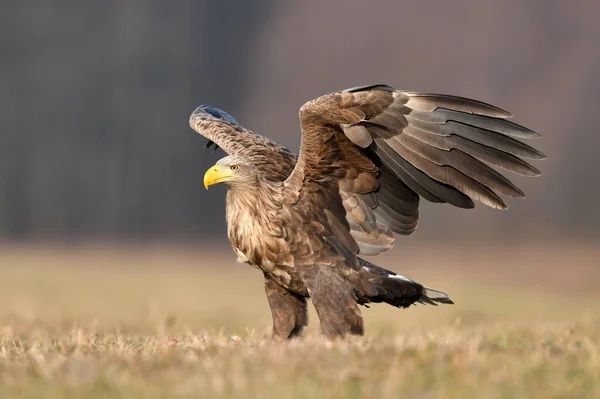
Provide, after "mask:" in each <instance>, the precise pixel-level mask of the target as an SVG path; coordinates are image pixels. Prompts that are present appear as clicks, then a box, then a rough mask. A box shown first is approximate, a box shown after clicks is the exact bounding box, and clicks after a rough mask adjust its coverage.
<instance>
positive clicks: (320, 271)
mask: <svg viewBox="0 0 600 399" xmlns="http://www.w3.org/2000/svg"><path fill="white" fill-rule="evenodd" d="M304 282H305V284H306V287H307V288H308V292H309V295H310V299H311V301H312V302H313V304H314V306H315V310H316V311H317V315H318V316H319V321H320V322H321V331H322V332H323V334H325V336H327V337H328V338H330V339H333V338H338V337H344V336H345V335H346V334H348V333H350V334H353V335H363V334H364V326H363V319H362V315H361V313H360V309H359V308H358V303H357V301H356V294H355V292H354V290H353V289H352V286H351V285H350V283H349V282H348V281H347V280H346V279H345V278H344V277H342V276H341V275H340V274H339V273H338V272H337V270H335V269H334V268H333V267H331V266H323V265H315V266H314V269H312V268H311V272H310V273H306V274H305V277H304Z"/></svg>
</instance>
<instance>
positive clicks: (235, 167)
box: [204, 155, 260, 190]
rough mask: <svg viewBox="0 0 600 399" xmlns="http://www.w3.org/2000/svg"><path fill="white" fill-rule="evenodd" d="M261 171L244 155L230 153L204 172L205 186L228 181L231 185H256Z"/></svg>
mask: <svg viewBox="0 0 600 399" xmlns="http://www.w3.org/2000/svg"><path fill="white" fill-rule="evenodd" d="M259 176H260V173H259V171H258V169H257V168H256V166H254V165H253V164H252V163H251V162H248V161H247V160H245V159H244V158H243V157H240V156H237V155H229V156H227V157H225V158H221V159H219V160H218V161H217V163H216V164H215V165H214V166H211V167H210V168H209V169H208V170H207V171H206V173H205V174H204V187H206V189H207V190H208V187H209V186H212V185H214V184H219V183H226V184H227V185H228V186H230V187H242V186H255V185H256V182H257V179H258V178H259Z"/></svg>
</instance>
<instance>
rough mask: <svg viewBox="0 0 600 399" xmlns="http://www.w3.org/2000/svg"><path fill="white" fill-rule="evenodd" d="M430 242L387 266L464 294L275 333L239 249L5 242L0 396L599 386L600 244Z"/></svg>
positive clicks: (502, 392)
mask: <svg viewBox="0 0 600 399" xmlns="http://www.w3.org/2000/svg"><path fill="white" fill-rule="evenodd" d="M418 249H419V248H413V249H412V250H411V251H406V250H405V251H403V252H401V253H402V255H403V256H402V264H404V265H406V266H405V267H402V268H394V267H393V266H391V265H393V264H395V263H396V262H398V260H396V259H394V258H392V257H389V256H388V257H384V258H383V259H381V260H380V262H379V263H380V264H381V265H382V266H387V267H391V268H394V269H396V270H398V271H400V270H402V272H405V273H406V274H408V275H410V276H412V277H413V278H415V279H417V280H419V281H423V282H424V283H426V284H429V285H431V286H433V287H436V288H440V289H443V290H446V291H448V292H449V293H451V296H452V298H453V299H454V300H455V301H456V302H457V304H456V305H455V306H445V307H438V308H432V307H423V306H419V307H412V308H411V309H407V310H396V309H393V308H391V307H389V306H383V305H379V306H373V307H372V308H371V309H365V311H364V314H365V318H366V325H367V336H366V337H365V338H361V339H354V340H350V341H348V342H336V343H329V342H326V341H324V340H323V339H321V338H320V336H319V334H318V323H317V319H316V317H315V314H314V312H312V313H311V321H312V323H311V326H310V328H309V329H308V331H307V334H306V337H304V338H303V339H301V340H298V341H295V342H291V343H289V344H284V345H276V344H273V343H271V342H269V340H268V339H267V337H268V330H269V326H270V314H269V311H268V308H267V304H266V299H265V298H264V296H263V292H262V277H261V276H260V274H259V273H258V272H257V271H256V270H254V269H251V268H249V267H247V266H242V265H236V264H235V263H234V262H233V259H234V257H233V255H230V254H229V252H225V254H226V255H225V257H223V256H213V255H212V253H211V252H209V251H201V250H191V249H176V248H172V247H171V248H155V249H149V248H146V249H143V250H142V249H131V250H115V249H109V248H84V249H75V250H69V251H65V250H64V249H63V250H58V249H53V248H49V247H45V248H44V247H33V248H15V247H6V248H3V250H2V252H1V253H0V272H1V275H2V279H1V280H0V397H1V398H10V397H35V398H38V397H49V398H63V397H73V398H75V397H85V398H96V397H98V398H106V397H110V398H112V397H124V398H138V397H139V398H159V397H168V398H175V397H190V398H199V397H201V398H217V397H225V398H253V397H260V398H271V397H273V398H321V397H323V398H339V397H344V398H345V397H348V398H363V397H364V398H396V397H406V398H419V399H429V398H431V399H433V398H535V397H538V398H555V397H556V398H561V397H562V398H587V397H589V398H595V397H600V383H599V382H598V381H600V354H599V350H600V311H598V309H599V305H600V295H598V294H597V293H596V292H595V289H594V288H595V287H594V285H595V284H592V282H593V281H595V282H598V280H599V278H598V277H599V276H600V269H598V264H597V261H596V259H597V255H598V254H599V252H600V251H598V250H594V249H593V248H591V247H584V246H578V247H569V248H561V250H560V251H558V250H557V247H556V246H554V245H542V244H540V245H539V246H536V247H529V248H524V247H517V248H514V249H513V250H512V251H511V253H510V254H508V255H507V254H506V252H504V251H502V252H500V251H498V252H495V251H494V249H493V248H481V249H480V250H479V251H476V252H471V253H468V254H465V253H463V254H461V253H460V252H458V251H454V252H448V251H447V248H442V247H435V248H428V251H427V255H425V256H423V255H422V254H419V251H418ZM501 253H503V254H504V255H501ZM574 259H575V260H576V261H574ZM564 264H567V265H569V269H568V272H567V270H566V269H565V268H559V267H558V266H560V265H564ZM424 265H427V266H424ZM501 265H504V267H503V268H501V267H500V266H501ZM506 265H511V266H506ZM211 266H212V267H211ZM531 287H534V288H531Z"/></svg>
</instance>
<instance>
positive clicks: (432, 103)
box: [190, 85, 545, 258]
mask: <svg viewBox="0 0 600 399" xmlns="http://www.w3.org/2000/svg"><path fill="white" fill-rule="evenodd" d="M213 116H214V115H213V114H207V113H206V112H204V110H203V108H202V107H199V108H198V109H197V110H196V111H194V113H193V114H192V116H191V118H190V125H191V126H192V128H193V129H194V130H196V131H198V132H199V133H201V134H203V135H204V136H205V137H207V138H208V139H209V143H208V144H207V146H209V147H210V145H214V147H215V149H216V148H219V147H220V148H222V149H223V150H224V151H225V152H227V153H228V154H235V155H241V156H244V157H246V159H248V160H249V161H251V162H252V163H254V164H255V165H256V166H257V167H258V168H259V170H260V171H261V172H262V173H263V174H264V175H265V177H266V178H267V179H269V180H272V181H284V180H285V186H286V191H287V194H288V196H289V201H292V202H295V203H297V204H298V206H301V207H305V209H303V212H302V214H303V217H305V218H311V217H313V216H311V212H316V213H318V212H324V209H328V210H327V214H325V213H321V216H322V217H321V219H322V220H323V221H325V223H327V224H328V225H329V228H328V234H330V236H329V238H326V239H327V240H329V241H330V243H331V244H332V245H333V246H335V247H336V248H337V247H340V249H339V252H340V253H343V254H344V256H345V257H346V258H349V254H355V253H356V252H360V253H362V254H373V255H376V254H378V253H381V252H384V251H387V250H388V249H390V248H391V247H392V246H393V244H394V233H397V234H405V235H406V234H411V233H412V232H413V231H414V230H415V229H416V228H417V225H418V218H419V211H418V207H419V198H420V197H423V198H425V199H426V200H428V201H431V202H447V203H450V204H452V205H455V206H457V207H460V208H473V207H474V206H475V204H474V201H479V202H482V203H484V204H486V205H488V206H491V207H494V208H500V209H503V208H506V203H505V202H504V200H503V199H502V198H501V197H500V194H502V195H506V196H509V197H513V198H524V197H525V194H524V193H523V192H522V191H521V190H520V189H519V188H518V187H517V186H516V185H514V184H513V183H512V182H510V181H509V180H508V179H507V178H506V177H505V176H503V175H502V174H501V173H499V172H498V171H497V170H496V169H494V168H492V167H491V166H495V167H498V168H501V169H503V170H506V171H509V172H512V173H515V174H518V175H523V176H539V175H540V174H541V173H540V171H539V170H538V169H536V168H535V167H533V166H532V165H530V164H529V163H528V162H527V161H526V159H534V160H535V159H544V158H545V155H544V154H542V153H541V152H539V151H538V150H536V149H534V148H533V147H531V146H529V145H527V144H525V143H523V142H521V141H519V140H517V138H525V139H530V138H536V137H539V134H537V133H536V132H534V131H532V130H530V129H528V128H526V127H523V126H521V125H519V124H516V123H514V122H512V121H510V120H508V119H507V118H510V117H512V114H511V113H509V112H507V111H505V110H502V109H500V108H497V107H495V106H493V105H490V104H486V103H483V102H479V101H475V100H470V99H466V98H462V97H456V96H448V95H440V94H429V93H418V92H411V91H398V90H395V89H394V88H392V87H390V86H387V85H372V86H362V87H356V88H352V89H348V90H344V91H341V92H336V93H332V94H328V95H325V96H322V97H319V98H317V99H315V100H312V101H310V102H308V103H306V104H305V105H303V106H302V108H301V109H300V120H301V124H302V145H301V151H300V156H299V159H298V160H297V158H296V156H295V154H293V153H292V152H290V151H288V150H287V149H285V148H283V147H281V146H279V145H277V144H276V143H274V142H273V141H271V140H269V139H267V138H265V137H263V136H259V135H257V134H255V133H253V132H251V131H249V130H247V129H245V128H243V127H241V126H240V125H238V124H237V123H227V122H226V121H223V120H215V119H214V118H213ZM286 179H287V180H286ZM336 188H337V189H336ZM325 204H326V205H325ZM317 219H318V218H317ZM348 231H349V232H350V234H348ZM357 244H358V245H357ZM350 258H351V257H350Z"/></svg>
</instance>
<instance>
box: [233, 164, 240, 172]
mask: <svg viewBox="0 0 600 399" xmlns="http://www.w3.org/2000/svg"><path fill="white" fill-rule="evenodd" d="M239 168H240V167H239V166H237V165H231V170H233V171H234V172H235V171H236V170H238V169H239Z"/></svg>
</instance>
